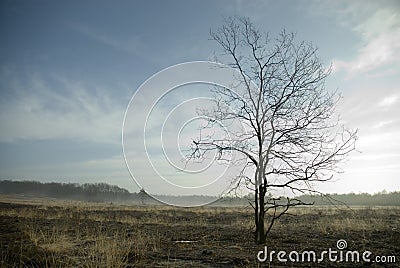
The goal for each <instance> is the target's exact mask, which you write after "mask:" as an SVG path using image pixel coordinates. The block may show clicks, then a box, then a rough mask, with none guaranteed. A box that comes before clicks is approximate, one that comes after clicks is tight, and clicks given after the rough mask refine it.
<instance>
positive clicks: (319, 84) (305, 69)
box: [191, 17, 357, 243]
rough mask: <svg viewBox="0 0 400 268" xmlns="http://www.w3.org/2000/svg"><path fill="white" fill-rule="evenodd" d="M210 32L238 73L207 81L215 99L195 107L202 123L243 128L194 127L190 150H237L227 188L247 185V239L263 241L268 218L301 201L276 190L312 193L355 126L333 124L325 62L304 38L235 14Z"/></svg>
mask: <svg viewBox="0 0 400 268" xmlns="http://www.w3.org/2000/svg"><path fill="white" fill-rule="evenodd" d="M211 38H212V40H214V41H216V42H217V43H218V44H219V45H220V46H221V47H222V49H223V52H224V54H223V57H226V58H228V59H229V62H228V64H229V66H231V67H233V68H235V69H236V70H237V71H238V73H239V74H240V76H239V77H237V80H238V81H237V82H238V86H237V87H236V89H237V90H235V91H233V90H229V89H225V88H221V87H216V88H215V107H213V108H210V109H207V110H203V111H201V114H202V115H204V116H207V117H208V118H209V124H208V125H207V126H204V127H205V128H211V127H214V126H215V124H217V123H218V122H219V123H220V122H225V123H227V122H228V121H232V120H239V121H240V122H241V124H242V125H243V128H242V130H241V131H231V133H229V137H228V136H227V137H226V138H220V137H219V138H218V139H216V138H214V137H212V135H209V136H207V137H201V135H200V137H198V138H197V139H196V140H194V141H193V146H192V154H191V156H192V157H194V158H197V159H198V158H202V157H205V156H206V154H207V152H211V151H216V152H218V155H219V158H220V159H223V158H224V155H225V154H227V153H232V152H236V153H237V154H239V155H241V156H242V159H243V160H245V162H243V169H242V170H241V172H239V173H240V174H238V176H237V177H235V178H233V179H232V185H235V187H233V189H237V187H239V186H243V185H244V186H246V187H248V188H249V189H251V190H252V191H254V200H252V201H251V202H250V204H251V205H252V207H253V208H254V216H255V217H254V222H255V227H256V229H255V240H256V241H257V242H258V243H265V241H266V237H267V234H268V233H269V231H270V230H271V228H272V226H273V224H274V222H275V220H277V219H278V218H279V217H281V216H282V215H284V214H285V213H287V211H288V210H289V209H290V208H291V207H294V206H298V205H307V204H306V203H304V202H302V201H301V200H298V199H296V198H289V197H285V198H283V197H279V196H281V195H282V192H286V193H288V192H291V195H290V196H296V195H298V194H307V193H319V192H318V191H317V190H315V188H316V187H315V184H316V183H318V182H325V181H328V180H330V179H331V178H332V174H333V173H334V172H339V171H340V170H339V168H338V165H337V164H338V163H339V162H341V161H342V160H343V159H344V158H345V156H346V155H347V154H348V153H349V152H351V151H352V150H354V146H355V141H356V139H357V133H356V131H351V130H348V129H346V128H344V127H342V126H340V125H339V118H338V116H336V112H335V107H336V104H337V102H338V100H339V96H338V94H337V93H336V92H330V91H328V90H326V89H325V86H324V82H325V79H326V78H327V76H328V75H329V73H330V68H325V67H324V65H323V64H322V63H321V60H320V59H319V58H318V56H317V49H316V48H315V47H314V46H313V45H312V44H309V43H305V42H299V43H297V42H296V41H295V36H294V34H292V33H286V32H285V31H283V32H281V34H280V35H279V36H278V38H276V39H274V40H272V41H271V40H270V39H269V38H268V36H267V35H262V34H261V33H260V31H258V30H257V29H256V28H255V26H254V25H253V24H252V23H251V22H250V21H249V19H247V18H239V17H234V18H230V19H227V20H226V22H225V24H224V25H223V26H222V27H221V28H220V29H218V30H216V31H211ZM240 88H242V90H240ZM308 205H310V204H308Z"/></svg>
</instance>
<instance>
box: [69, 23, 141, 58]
mask: <svg viewBox="0 0 400 268" xmlns="http://www.w3.org/2000/svg"><path fill="white" fill-rule="evenodd" d="M70 27H71V28H73V29H74V30H75V31H77V32H79V33H81V34H83V35H84V36H86V37H88V38H91V39H94V40H96V41H98V42H100V43H102V44H104V45H107V46H110V47H112V48H114V49H117V50H121V51H124V52H128V53H129V54H132V55H136V56H142V55H143V52H144V51H143V50H144V48H145V46H144V44H143V43H142V41H141V39H140V37H139V36H138V35H133V34H132V35H129V36H124V38H118V37H116V36H114V35H112V34H109V33H106V32H104V31H99V30H97V29H94V28H90V27H89V26H86V25H83V24H78V23H73V24H70Z"/></svg>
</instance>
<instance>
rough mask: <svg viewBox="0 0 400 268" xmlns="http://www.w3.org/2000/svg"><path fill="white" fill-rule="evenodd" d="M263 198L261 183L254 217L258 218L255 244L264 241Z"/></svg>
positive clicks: (263, 190)
mask: <svg viewBox="0 0 400 268" xmlns="http://www.w3.org/2000/svg"><path fill="white" fill-rule="evenodd" d="M264 198H265V189H264V186H263V185H260V186H259V198H258V211H256V214H257V215H256V218H257V219H258V221H257V224H256V242H257V244H264V243H265V241H266V236H265V230H264V216H265V209H264V206H265V205H264Z"/></svg>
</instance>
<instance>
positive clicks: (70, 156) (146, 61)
mask: <svg viewBox="0 0 400 268" xmlns="http://www.w3.org/2000/svg"><path fill="white" fill-rule="evenodd" d="M232 15H239V16H248V17H249V18H250V19H251V20H252V21H253V22H254V23H255V24H256V26H257V27H259V28H260V29H262V30H263V31H265V32H269V33H270V35H271V36H272V37H273V36H274V35H275V34H276V33H278V32H280V31H281V30H282V29H286V30H287V31H293V32H295V33H296V34H297V38H298V39H299V40H306V41H311V42H313V43H314V44H315V45H316V46H317V47H319V54H320V56H321V59H322V60H323V62H324V63H325V64H327V65H329V64H332V66H333V73H332V75H331V76H330V77H329V79H328V81H327V87H329V88H333V89H335V88H337V89H338V90H339V92H341V93H342V95H343V101H342V102H341V104H340V106H339V110H340V112H341V114H342V118H343V120H344V121H345V122H346V124H347V125H348V126H349V127H352V128H359V136H360V138H359V142H358V145H357V149H358V150H360V151H361V153H353V154H352V155H351V156H350V158H349V161H348V162H347V163H346V164H345V165H344V166H343V169H344V171H345V173H343V174H338V175H337V176H336V177H335V182H332V183H328V184H326V185H322V186H321V190H323V191H326V192H350V191H353V192H359V191H362V192H371V193H372V192H377V191H381V190H383V189H386V190H391V191H393V190H400V178H399V176H400V142H399V139H398V137H400V121H399V114H400V108H399V107H400V105H399V103H400V89H399V84H400V83H399V82H400V81H399V80H400V75H399V74H400V61H399V60H400V4H399V2H398V1H379V2H377V1H329V2H328V1H115V2H111V1H1V2H0V34H1V36H2V38H1V40H2V41H1V42H0V128H1V132H0V179H38V180H41V181H63V182H103V181H105V182H109V183H111V184H117V185H120V186H122V187H125V188H128V189H129V190H131V191H137V190H138V188H137V186H136V185H135V184H134V183H133V181H132V179H131V178H130V175H129V173H128V171H127V169H126V167H125V163H124V160H123V156H122V149H121V126H122V120H123V116H124V112H125V109H126V107H127V104H128V103H129V100H130V98H131V97H132V95H133V93H134V92H135V90H136V89H137V88H138V87H139V86H140V85H141V84H142V83H143V82H144V81H145V80H146V79H147V78H149V77H150V76H151V75H153V74H154V73H156V72H158V71H160V70H162V69H164V68H166V67H169V66H171V65H174V64H178V63H181V62H185V61H196V60H209V59H211V58H212V57H213V55H214V53H216V54H218V52H220V50H219V48H218V46H217V45H216V44H215V43H213V42H212V41H210V40H209V30H210V28H216V27H218V26H220V25H221V24H222V23H223V18H224V17H227V16H232ZM159 192H162V191H161V189H160V191H159Z"/></svg>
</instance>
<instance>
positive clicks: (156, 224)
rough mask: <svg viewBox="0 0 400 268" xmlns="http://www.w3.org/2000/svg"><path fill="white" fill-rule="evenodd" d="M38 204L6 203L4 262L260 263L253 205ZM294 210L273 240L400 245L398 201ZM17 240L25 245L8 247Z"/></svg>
mask: <svg viewBox="0 0 400 268" xmlns="http://www.w3.org/2000/svg"><path fill="white" fill-rule="evenodd" d="M8 201H10V200H8ZM34 203H35V205H33V206H32V205H30V206H27V205H28V202H25V201H24V202H22V201H20V200H19V201H18V202H16V204H15V205H10V206H9V207H7V209H2V208H0V220H1V219H2V218H3V219H5V220H4V222H5V224H6V226H5V227H4V226H0V230H1V228H3V231H4V230H6V229H7V228H11V227H12V226H14V227H16V228H17V229H18V230H20V231H21V234H20V236H19V237H16V238H11V237H10V238H3V240H1V235H2V232H1V231H0V248H1V252H2V254H1V256H0V264H1V265H0V266H2V267H3V266H6V265H3V264H7V265H8V266H6V267H21V266H32V265H30V260H31V259H35V263H37V265H36V267H128V266H135V267H258V266H259V265H260V263H258V262H257V261H256V259H255V254H256V253H257V252H258V250H259V249H260V248H259V245H256V244H254V243H253V242H252V231H253V219H252V211H251V209H250V208H244V207H233V208H232V207H229V208H224V207H200V208H193V209H187V208H175V207H166V206H128V205H118V204H117V205H116V204H112V205H111V204H88V203H82V202H65V203H64V202H56V201H54V202H45V201H42V202H40V200H36V201H35V202H34ZM292 213H293V214H296V215H297V216H286V217H283V218H282V219H281V220H280V221H278V222H277V223H276V225H275V226H274V228H273V231H272V232H271V236H270V238H269V240H268V245H269V246H271V247H275V248H279V249H282V250H284V249H296V247H299V246H301V247H303V246H307V247H314V248H317V249H318V248H327V247H331V246H332V245H333V246H334V245H335V242H336V241H337V240H338V239H340V238H346V239H349V244H354V245H358V246H360V247H362V248H369V249H371V250H374V248H370V247H373V246H374V245H376V247H377V248H376V249H375V250H376V251H377V250H381V252H383V253H384V252H385V251H388V252H386V253H390V252H391V251H393V250H397V251H399V246H397V247H396V245H393V243H394V242H393V241H396V240H395V239H397V238H396V237H398V238H400V232H399V231H400V221H399V219H400V209H399V208H362V207H359V208H333V207H312V208H310V207H306V208H296V209H294V210H292ZM10 221H12V222H14V223H12V224H13V225H12V224H11V223H10ZM4 222H3V224H4ZM0 224H1V222H0ZM3 234H4V233H3ZM23 237H26V238H27V239H28V241H30V243H32V247H33V248H32V250H26V248H25V247H26V246H25V244H24V243H25V242H23V241H24V239H25V238H23ZM7 239H8V240H7ZM18 239H19V240H21V243H20V244H18V245H17V246H15V247H13V248H12V247H10V246H9V244H10V241H11V240H18ZM7 241H8V242H7ZM7 243H8V244H7ZM34 247H35V248H36V249H35V248H34ZM379 248H381V249H379ZM36 251H39V252H41V253H40V254H39V255H38V254H36V253H34V252H36ZM15 256H17V258H19V259H20V260H19V261H16V257H15ZM34 256H36V257H34ZM38 256H39V257H38ZM33 266H35V265H33Z"/></svg>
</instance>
